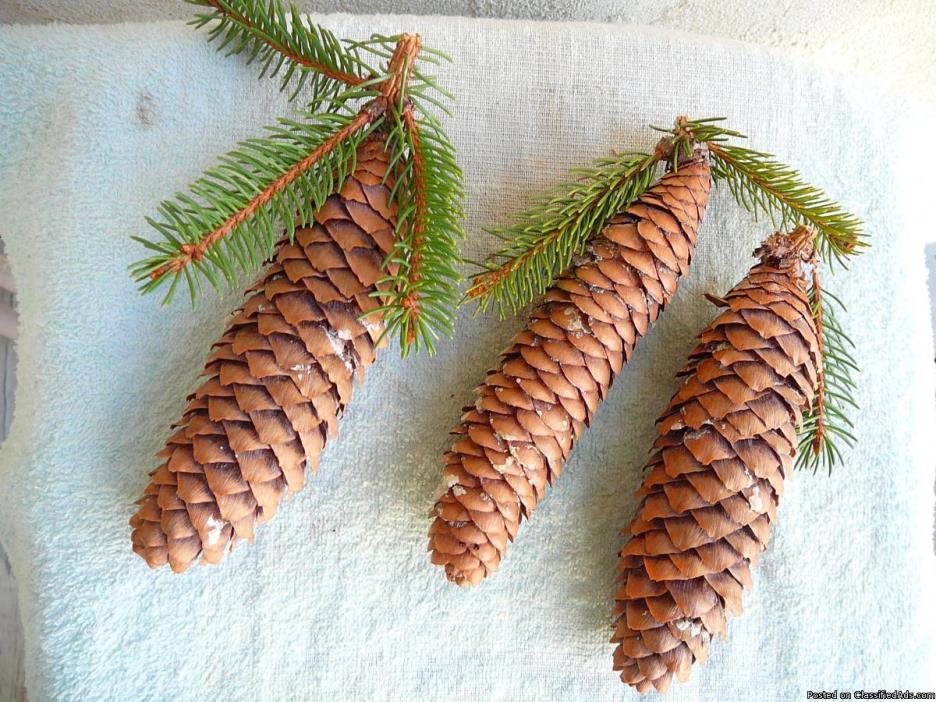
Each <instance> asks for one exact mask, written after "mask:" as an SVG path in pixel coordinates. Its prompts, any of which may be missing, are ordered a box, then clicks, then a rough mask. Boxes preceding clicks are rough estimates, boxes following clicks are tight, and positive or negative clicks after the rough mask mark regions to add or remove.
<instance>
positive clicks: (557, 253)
mask: <svg viewBox="0 0 936 702" xmlns="http://www.w3.org/2000/svg"><path fill="white" fill-rule="evenodd" d="M713 121H715V120H711V119H702V120H691V119H688V118H686V117H679V118H678V119H677V120H676V122H675V124H674V126H673V127H672V128H671V129H662V130H661V131H665V132H666V133H667V135H668V136H666V137H664V138H663V139H661V140H660V142H659V143H658V144H657V146H656V148H655V149H654V151H653V153H650V154H647V153H642V152H637V151H629V152H625V153H622V154H618V155H616V156H612V157H610V158H604V159H600V160H599V161H597V162H596V163H595V165H594V166H592V167H589V168H578V169H573V170H572V171H571V175H572V176H573V177H574V179H573V180H571V181H569V182H565V183H561V184H559V185H557V186H556V187H554V188H553V189H551V190H549V191H547V192H546V193H545V194H544V195H542V196H540V197H539V198H538V199H537V200H535V201H534V203H533V204H532V206H531V207H530V208H529V209H528V210H527V211H526V212H523V213H522V214H520V215H518V216H517V217H516V218H515V222H514V223H513V224H511V225H508V226H505V227H498V228H494V229H492V230H490V232H491V233H492V234H494V235H495V236H497V237H498V238H500V239H502V240H503V241H504V242H505V244H504V246H503V247H502V248H501V249H500V250H499V251H497V252H496V253H494V254H492V255H491V256H489V257H488V258H487V260H486V261H484V262H482V263H479V264H478V265H479V267H480V268H481V269H482V270H481V271H480V272H478V273H477V274H475V275H474V276H473V280H472V284H471V286H470V287H469V289H468V292H467V295H466V297H467V298H469V299H474V300H476V301H477V302H478V309H479V310H481V311H486V310H488V309H490V308H496V309H497V311H498V313H499V314H500V315H501V316H504V315H505V314H507V312H517V311H518V310H519V309H521V308H523V307H525V306H526V305H528V304H530V303H531V302H532V301H533V300H534V299H536V298H537V297H538V296H539V295H541V294H543V293H544V292H545V291H546V289H547V288H548V287H549V286H550V285H551V284H552V282H553V280H554V279H555V277H556V276H557V275H559V274H560V273H561V272H562V271H564V270H565V269H566V268H568V267H569V266H570V265H572V262H573V260H574V259H575V257H576V256H580V255H581V254H582V253H583V252H584V251H585V247H586V245H587V244H588V241H589V239H591V238H592V237H593V236H595V235H596V234H597V233H598V232H600V231H601V230H602V229H603V228H604V226H605V225H606V224H607V222H608V220H610V219H611V218H612V217H614V216H615V215H617V214H619V213H620V212H622V211H623V210H624V209H625V208H626V207H627V206H628V205H630V204H631V203H632V202H633V201H634V200H636V199H637V198H638V197H640V195H641V194H642V193H643V192H644V191H645V190H647V189H648V188H649V187H650V186H651V185H653V183H654V181H655V180H656V176H657V171H658V168H657V166H658V165H659V164H660V163H661V162H663V161H669V162H670V163H671V164H672V167H673V168H674V170H678V169H679V163H680V162H681V161H683V160H689V159H692V158H694V156H695V149H696V146H697V145H698V143H699V142H700V141H701V140H700V139H699V137H698V136H697V134H698V133H702V134H705V133H707V132H706V130H707V129H708V125H709V123H711V122H713Z"/></svg>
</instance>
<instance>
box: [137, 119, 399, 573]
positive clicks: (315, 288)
mask: <svg viewBox="0 0 936 702" xmlns="http://www.w3.org/2000/svg"><path fill="white" fill-rule="evenodd" d="M386 170H387V154H386V153H385V152H384V150H383V148H382V141H381V139H380V138H371V139H369V140H367V141H365V142H363V143H362V144H361V145H360V147H359V148H358V154H357V162H356V170H355V171H354V173H353V174H352V175H351V176H349V177H348V178H347V179H346V180H345V182H344V184H343V186H342V188H341V190H340V192H339V193H337V194H335V195H332V196H331V197H330V198H329V199H328V200H327V201H326V203H325V205H324V206H323V207H322V208H321V210H319V211H318V212H317V213H316V215H315V223H314V224H313V225H312V226H310V227H306V228H302V229H298V230H297V231H296V234H295V241H294V243H289V242H288V241H286V240H283V241H281V242H280V243H279V245H278V249H277V252H276V257H275V261H274V262H273V263H272V264H271V265H270V266H269V268H268V269H267V270H266V272H265V273H264V276H263V278H262V279H261V280H260V281H259V282H258V283H257V284H256V285H254V286H253V287H252V288H250V290H252V291H254V294H253V295H252V296H251V297H250V298H249V299H248V300H247V302H246V303H245V304H244V306H243V307H241V308H240V309H239V310H238V311H237V312H236V313H235V315H234V317H233V318H232V319H231V320H230V322H229V323H228V325H227V329H226V330H225V332H224V335H223V336H222V337H221V338H220V339H219V340H218V341H217V342H216V343H215V345H214V352H213V353H212V354H211V355H210V356H209V358H208V362H207V365H206V366H205V371H204V373H203V374H204V375H206V376H208V379H207V380H206V381H205V382H204V383H202V385H201V386H200V387H199V388H198V390H196V391H195V393H194V395H191V396H190V397H189V403H188V406H187V407H186V409H185V412H184V413H183V415H182V419H181V420H180V421H179V423H178V424H177V425H174V426H177V427H178V430H177V431H176V432H175V433H174V434H173V435H172V436H171V437H170V438H169V440H168V442H167V445H166V448H165V449H164V450H163V451H162V452H160V453H159V454H158V455H159V456H160V457H162V458H164V459H165V463H163V464H162V465H161V466H160V467H159V468H157V469H156V470H155V471H154V472H153V473H151V475H152V481H151V482H150V484H149V486H148V487H147V488H146V491H145V493H144V497H143V498H142V499H141V500H139V501H138V503H137V504H139V505H140V509H139V511H138V512H137V513H136V515H134V516H133V518H132V519H131V520H130V525H131V526H132V527H133V535H132V540H133V550H134V551H136V552H137V553H138V554H140V555H141V556H142V557H143V558H145V559H146V562H147V563H148V564H149V565H150V566H151V567H154V568H155V567H158V566H161V565H163V564H164V563H166V562H167V561H168V563H169V565H170V566H171V567H172V570H174V571H176V572H181V571H183V570H185V569H186V568H188V567H189V566H190V565H191V564H192V562H193V561H194V560H195V559H196V558H198V557H199V556H201V560H202V562H203V563H217V562H219V561H220V560H221V559H222V558H223V557H224V552H225V548H226V547H227V546H228V545H229V544H230V545H231V546H233V545H234V543H235V542H236V540H237V539H239V538H247V539H251V540H252V539H253V536H254V527H255V525H256V524H258V523H261V522H264V521H266V520H268V519H270V518H271V517H273V515H274V514H275V513H276V510H277V508H278V507H279V504H280V500H281V498H282V496H283V494H284V493H285V492H286V491H287V490H288V491H289V492H294V491H296V490H299V489H300V488H301V487H302V485H303V482H304V480H305V468H306V467H310V468H311V469H312V470H313V471H314V470H315V469H316V468H317V467H318V458H319V454H320V453H321V452H322V449H323V447H324V445H325V442H326V439H327V438H328V437H330V436H334V435H335V434H336V432H337V427H338V418H339V417H340V416H341V414H342V413H343V412H344V408H345V406H346V405H347V403H348V402H349V401H350V399H351V388H352V383H353V380H354V375H355V372H357V373H358V375H359V376H363V372H364V369H365V368H366V367H367V366H369V365H370V364H371V363H372V362H373V361H374V354H375V348H376V342H377V340H378V338H379V337H380V335H381V333H382V331H383V324H382V323H381V322H380V321H379V320H378V319H377V318H376V316H374V317H370V318H368V319H366V320H362V319H359V317H360V316H361V315H362V314H363V313H366V312H367V311H369V310H372V309H374V308H375V307H377V306H378V305H379V303H378V301H376V300H375V299H374V298H373V297H371V294H372V293H373V292H374V291H375V290H376V289H377V281H378V279H380V278H381V277H382V276H383V273H382V272H381V262H382V260H383V258H384V257H385V256H386V254H387V253H388V252H389V251H390V248H391V246H392V244H393V238H394V226H395V224H394V223H395V212H394V211H393V209H392V206H391V203H390V189H389V188H390V187H392V183H391V184H387V183H384V174H385V173H386Z"/></svg>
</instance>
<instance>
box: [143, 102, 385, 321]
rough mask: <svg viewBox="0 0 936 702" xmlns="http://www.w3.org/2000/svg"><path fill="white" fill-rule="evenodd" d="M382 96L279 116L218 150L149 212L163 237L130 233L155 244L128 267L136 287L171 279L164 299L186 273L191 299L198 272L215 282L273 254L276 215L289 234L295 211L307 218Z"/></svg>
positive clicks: (376, 113)
mask: <svg viewBox="0 0 936 702" xmlns="http://www.w3.org/2000/svg"><path fill="white" fill-rule="evenodd" d="M381 104H383V103H378V102H375V103H371V107H370V108H369V109H368V110H366V111H362V112H360V113H358V114H357V115H354V116H350V115H344V114H332V113H326V114H323V115H317V116H315V115H309V116H308V120H307V121H305V122H293V121H288V120H282V121H281V122H280V126H279V127H271V128H269V136H267V137H261V138H256V139H250V140H247V141H245V142H243V143H241V144H240V145H239V147H238V148H237V149H235V150H233V151H231V152H229V153H228V154H226V155H225V156H223V157H222V158H221V159H220V164H219V165H218V166H216V167H215V168H213V169H210V170H209V171H207V172H206V174H205V175H204V176H202V177H201V178H199V179H198V180H197V181H196V182H195V183H194V184H192V185H191V186H190V189H189V194H183V193H177V194H176V197H175V199H174V200H166V201H163V202H162V204H161V205H160V206H159V208H158V211H159V214H160V218H159V219H150V220H148V221H149V222H150V224H151V225H152V226H153V227H154V228H155V229H156V230H157V231H158V232H160V233H161V234H162V235H163V241H162V242H158V243H154V242H150V241H148V240H146V239H142V238H140V237H134V239H135V240H136V241H138V242H140V243H142V244H143V245H144V246H146V247H147V248H149V249H150V250H151V251H153V252H154V255H153V256H150V257H149V258H146V259H144V260H142V261H139V262H138V263H137V264H135V265H134V266H133V267H131V275H133V277H134V278H135V279H136V280H137V281H139V282H141V290H142V291H143V292H151V291H153V290H156V289H157V288H159V287H160V286H161V285H162V284H163V283H164V282H166V281H167V280H171V283H170V285H169V288H168V291H167V293H166V296H165V302H169V301H171V300H172V297H173V294H174V293H175V290H176V287H177V285H178V283H179V280H180V279H181V278H183V277H184V278H185V280H186V283H187V284H188V288H189V294H190V296H191V298H192V302H193V304H194V302H195V298H196V295H197V292H198V290H199V289H200V279H201V278H200V277H204V278H207V280H208V281H209V282H210V283H211V284H212V285H213V286H214V287H216V288H220V282H221V279H222V278H223V279H225V280H226V281H227V282H228V284H234V283H235V282H236V280H237V276H236V272H235V264H236V266H237V267H239V268H240V269H241V270H243V271H245V272H249V271H252V270H254V269H256V268H258V267H259V266H260V265H261V263H262V262H263V261H264V260H266V259H268V258H270V256H272V254H273V250H274V247H275V245H276V241H277V238H278V237H277V235H276V234H275V223H276V222H282V223H283V224H284V225H285V226H286V227H287V235H288V236H289V237H290V239H291V238H292V236H293V233H294V231H295V222H296V219H298V220H299V221H301V222H310V221H312V216H313V213H314V212H315V210H317V209H318V208H320V207H321V206H322V205H323V204H324V202H325V200H326V199H327V198H328V196H329V195H330V194H331V193H332V192H333V191H334V189H335V187H336V186H337V185H339V184H340V182H341V180H342V179H343V177H344V175H345V174H347V173H348V172H349V171H350V170H351V168H353V163H354V156H355V151H356V149H357V145H358V144H359V143H360V141H361V140H362V139H363V138H364V137H365V136H366V135H367V133H369V130H367V129H366V127H368V126H369V125H371V124H372V123H373V122H374V121H375V120H376V119H377V118H379V117H380V110H379V109H378V108H379V106H380V105H381ZM222 243H223V244H224V245H225V246H224V248H221V246H220V245H221V244H222ZM192 267H194V268H195V269H196V270H195V273H192V272H191V271H190V268H192Z"/></svg>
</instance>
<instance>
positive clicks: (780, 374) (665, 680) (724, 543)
mask: <svg viewBox="0 0 936 702" xmlns="http://www.w3.org/2000/svg"><path fill="white" fill-rule="evenodd" d="M804 242H805V243H804ZM810 242H811V232H809V231H808V230H805V229H798V230H796V231H795V232H794V233H793V234H791V235H790V236H785V235H774V236H773V237H771V239H769V240H768V241H767V243H766V245H765V246H764V247H762V248H761V249H758V251H757V252H755V255H759V256H760V257H761V262H760V263H758V264H757V265H756V266H754V267H753V268H752V269H751V271H750V273H749V274H748V276H747V277H746V278H745V279H744V280H743V281H741V282H740V283H739V284H738V285H737V286H735V288H734V289H733V290H732V291H731V292H730V293H728V295H726V296H725V298H724V299H716V298H711V299H712V300H713V301H714V302H715V303H716V304H718V305H720V306H723V307H725V308H726V309H725V311H723V312H722V313H721V314H720V315H719V316H718V317H717V318H716V319H715V321H714V322H712V323H711V324H710V325H709V326H708V327H707V328H706V329H705V330H704V331H703V332H702V333H701V335H700V336H699V339H700V344H699V345H698V347H697V348H696V349H695V350H694V351H693V352H692V354H691V355H690V356H689V361H688V363H687V364H686V366H685V368H684V369H683V370H682V372H681V373H680V375H681V376H683V377H684V379H683V381H682V385H681V386H680V388H679V390H678V392H677V393H676V394H675V395H674V396H673V398H672V399H671V400H670V403H669V406H668V407H667V409H666V411H665V412H664V413H663V416H662V417H661V418H660V419H659V420H658V432H659V436H658V438H657V440H656V442H655V443H654V445H653V447H654V452H653V454H652V456H651V458H650V461H649V463H648V469H649V473H648V474H647V476H646V478H645V479H644V481H643V486H642V487H641V488H640V490H639V491H638V492H637V494H638V496H640V497H641V498H642V499H641V502H640V507H639V511H638V514H637V517H636V518H635V519H634V521H633V522H632V523H631V524H630V526H629V527H628V529H627V530H626V531H627V532H628V533H629V534H630V535H631V538H630V540H629V541H628V543H627V545H626V546H625V547H624V549H623V550H622V551H621V556H620V565H619V581H620V590H618V592H617V594H616V595H615V600H616V602H615V607H614V616H615V632H614V636H613V637H612V639H611V641H612V642H613V643H616V644H617V647H616V649H615V652H614V669H615V670H620V671H621V680H623V681H624V682H626V683H628V684H629V685H633V686H634V687H636V688H637V689H638V690H639V691H640V692H647V691H648V690H650V689H651V688H656V689H657V690H658V691H660V692H663V691H665V690H666V689H667V688H668V687H669V684H670V682H671V681H672V678H673V675H675V676H676V677H677V678H678V679H679V680H680V681H685V680H686V679H687V678H688V677H689V673H690V668H691V666H692V663H693V662H694V661H695V660H696V659H698V660H700V661H704V660H705V658H706V657H707V655H708V643H709V641H710V639H711V637H712V635H713V634H716V633H717V634H719V635H720V636H722V637H724V636H725V633H726V631H725V630H726V610H727V612H728V613H731V614H735V615H738V614H740V613H741V593H742V591H743V590H744V589H749V588H750V587H751V576H750V570H749V569H750V566H751V565H752V564H756V563H757V560H758V557H759V556H760V553H761V552H762V551H763V550H764V549H766V548H767V543H768V540H769V538H770V524H771V522H773V521H774V520H775V518H776V513H777V506H778V503H779V500H780V495H781V494H782V492H783V480H784V477H785V476H786V475H787V474H788V473H789V471H790V469H791V467H792V461H793V456H794V454H795V451H796V446H797V441H796V431H797V427H798V425H799V423H800V420H801V418H802V413H803V411H804V410H806V408H807V407H809V406H810V404H811V402H812V399H813V396H814V393H815V391H816V384H817V373H818V372H819V368H820V364H821V353H820V347H819V342H818V338H817V335H816V325H815V321H814V319H813V317H812V314H811V312H810V305H809V299H808V297H807V295H806V282H805V280H804V278H803V276H802V272H801V255H802V254H803V252H804V247H807V248H809V249H810V250H811V243H810Z"/></svg>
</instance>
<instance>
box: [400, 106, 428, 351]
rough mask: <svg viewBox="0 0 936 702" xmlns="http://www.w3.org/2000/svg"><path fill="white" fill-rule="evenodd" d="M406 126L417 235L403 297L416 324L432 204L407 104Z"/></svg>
mask: <svg viewBox="0 0 936 702" xmlns="http://www.w3.org/2000/svg"><path fill="white" fill-rule="evenodd" d="M403 123H404V124H405V125H406V131H407V132H408V133H409V140H410V145H411V148H412V151H413V190H414V201H415V202H414V204H415V208H414V211H413V235H412V240H411V242H410V247H411V250H412V254H411V256H410V261H409V272H408V275H407V287H408V288H410V293H409V294H408V295H407V296H406V297H405V298H403V307H405V308H406V312H407V316H408V317H409V318H410V321H411V322H412V321H413V320H415V318H416V317H418V316H419V294H418V293H417V292H416V290H415V284H416V283H417V282H418V281H419V279H420V277H421V276H422V273H421V264H422V258H423V254H422V248H423V246H424V245H425V231H426V212H427V209H428V204H427V202H426V173H425V164H424V163H423V156H422V147H421V143H420V136H419V126H418V125H417V124H416V118H415V117H413V106H412V105H411V104H410V105H407V106H406V108H405V109H404V110H403ZM415 340H416V331H415V328H414V325H413V324H412V323H411V324H410V325H409V328H408V330H407V341H408V342H409V343H413V341H415Z"/></svg>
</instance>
